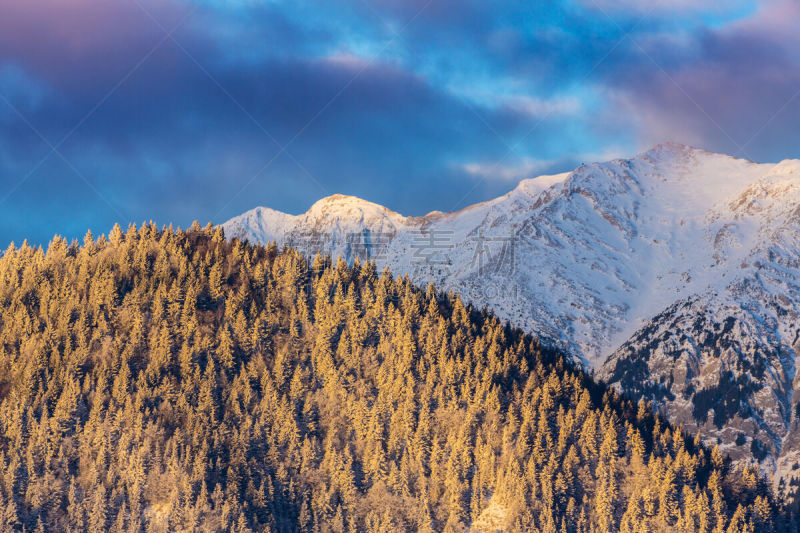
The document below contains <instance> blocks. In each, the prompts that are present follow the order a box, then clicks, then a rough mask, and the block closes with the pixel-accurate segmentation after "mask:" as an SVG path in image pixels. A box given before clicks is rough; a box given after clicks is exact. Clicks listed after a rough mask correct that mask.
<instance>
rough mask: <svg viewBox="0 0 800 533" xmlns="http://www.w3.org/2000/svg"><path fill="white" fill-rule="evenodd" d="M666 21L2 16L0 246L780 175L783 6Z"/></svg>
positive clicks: (347, 15) (110, 6) (588, 5)
mask: <svg viewBox="0 0 800 533" xmlns="http://www.w3.org/2000/svg"><path fill="white" fill-rule="evenodd" d="M668 3H669V4H671V5H672V7H673V9H672V10H654V11H650V12H649V13H648V11H647V9H649V8H643V7H642V6H640V5H638V4H637V3H636V2H628V3H627V5H626V6H625V8H624V9H618V8H617V9H612V7H610V6H608V5H604V3H603V2H599V1H598V2H597V3H595V2H588V1H587V2H584V3H575V2H563V3H560V2H547V3H544V2H542V3H530V2H529V3H517V2H514V3H510V2H509V3H501V4H497V3H486V2H477V1H456V0H432V1H431V2H427V1H416V0H415V1H407V0H403V1H399V0H375V1H371V2H366V1H364V0H351V1H347V2H263V3H259V2H247V3H239V2H226V3H223V2H209V1H206V2H202V3H191V2H188V1H185V0H167V1H159V2H156V1H154V0H147V1H145V0H121V1H120V2H114V3H106V2H98V1H97V0H74V1H71V2H58V3H55V4H54V3H52V2H49V1H45V0H30V1H29V2H25V3H17V4H15V5H13V6H9V7H8V8H5V7H4V13H3V15H4V16H3V18H2V19H0V95H2V100H3V101H0V200H2V204H0V241H3V242H8V241H9V240H11V239H14V240H16V241H18V242H19V241H21V240H22V239H24V238H29V239H31V240H32V241H34V242H40V243H41V242H45V241H46V240H47V239H48V238H49V237H50V236H51V235H52V234H53V233H56V232H58V233H62V234H66V235H67V236H69V237H78V236H80V235H82V233H83V232H84V231H85V230H86V229H87V228H92V229H93V230H94V231H95V232H98V231H106V230H107V229H108V227H110V225H111V224H113V222H114V221H117V220H120V221H122V222H127V221H130V220H134V221H141V220H144V219H155V220H157V221H159V222H164V223H168V222H174V223H176V224H180V225H188V224H189V223H190V222H191V221H192V220H193V219H199V220H201V221H207V220H212V221H214V222H222V221H224V220H225V219H226V218H228V217H230V216H233V215H235V214H238V213H239V212H241V211H244V210H246V209H249V208H251V207H253V206H255V205H269V206H271V207H275V208H278V209H283V210H287V211H290V212H300V211H303V210H305V209H306V208H307V207H308V206H309V205H310V204H311V203H313V201H315V200H316V199H318V198H319V197H321V196H323V195H326V194H332V193H334V192H342V193H347V194H355V195H359V196H362V197H365V198H368V199H370V200H373V201H376V202H380V203H383V204H385V205H388V206H389V207H391V208H393V209H395V210H398V211H401V212H404V213H408V214H422V213H425V212H427V211H429V210H433V209H441V210H451V209H456V208H460V207H463V206H464V205H465V204H466V203H472V202H475V201H479V200H482V199H486V198H488V197H491V196H495V195H498V194H501V193H503V192H505V191H506V190H508V189H510V188H512V187H513V186H514V181H515V180H516V179H519V178H522V177H526V176H528V175H530V174H538V173H546V172H556V171H562V170H566V169H569V168H570V167H571V166H573V165H575V164H578V163H580V162H582V161H585V160H587V159H591V158H603V157H610V156H616V155H622V154H632V153H635V152H636V151H638V150H640V149H642V148H644V147H645V146H646V145H648V144H652V143H654V142H658V141H661V140H666V139H671V140H676V141H684V142H689V143H694V144H699V145H701V146H704V147H707V148H710V149H718V150H722V151H727V152H731V153H737V152H738V151H741V152H743V153H745V152H746V155H749V156H751V157H753V158H756V159H781V158H784V157H789V156H793V155H794V156H797V154H796V153H792V150H795V149H796V148H795V147H796V146H797V135H798V134H797V133H796V131H795V130H794V129H793V128H792V124H793V122H796V119H797V116H798V113H800V109H798V104H800V101H797V100H795V101H794V102H793V103H791V102H790V103H789V104H787V105H785V106H784V103H785V102H787V101H788V100H790V98H791V96H792V94H793V91H794V90H797V89H800V77H798V75H797V74H796V73H797V72H798V69H797V62H798V53H797V50H798V49H799V48H798V47H797V46H796V45H797V44H798V43H797V41H796V36H795V34H794V32H793V31H792V29H791V27H790V26H786V25H782V24H776V22H775V21H776V20H777V21H781V20H784V19H785V18H786V16H787V14H788V15H792V14H793V12H792V7H791V4H788V3H780V2H774V3H768V4H764V5H749V4H747V5H746V4H744V3H742V2H738V3H737V9H736V10H729V11H720V10H717V11H710V10H709V11H707V12H706V11H703V10H698V9H697V8H696V7H695V6H694V4H691V3H689V2H680V1H673V2H668ZM731 13H735V14H731ZM645 14H646V15H645ZM776 28H777V29H776ZM165 31H174V33H173V34H172V37H168V36H167V34H166V33H165ZM795 86H796V89H795ZM698 107H701V108H702V112H700V111H699V110H698ZM778 111H780V112H779V113H778ZM773 115H775V117H774V118H773V119H772V120H771V121H769V122H768V120H769V119H770V118H771V117H772V116H773ZM765 123H766V124H767V125H766V126H764V124H765ZM756 133H757V135H756ZM754 135H755V136H754ZM753 136H754V137H753ZM41 137H44V139H45V140H43V139H42V138H41ZM65 138H66V140H65V141H64V142H63V144H59V145H58V153H50V152H51V150H50V147H49V146H50V145H56V144H57V143H59V142H60V141H61V140H62V139H65ZM48 154H49V156H48ZM45 158H46V159H45ZM43 160H44V161H43Z"/></svg>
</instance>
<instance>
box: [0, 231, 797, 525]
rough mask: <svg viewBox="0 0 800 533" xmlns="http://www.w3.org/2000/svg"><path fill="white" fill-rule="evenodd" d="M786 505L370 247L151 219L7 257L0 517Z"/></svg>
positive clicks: (0, 301)
mask: <svg viewBox="0 0 800 533" xmlns="http://www.w3.org/2000/svg"><path fill="white" fill-rule="evenodd" d="M780 510H781V507H780V502H776V501H774V499H773V498H772V497H771V495H770V492H769V491H768V488H767V482H766V480H765V479H763V478H762V477H761V476H760V475H759V473H758V472H757V471H755V470H752V469H749V468H746V467H740V468H732V467H731V466H730V464H729V463H728V462H727V461H726V460H724V458H723V457H722V455H721V454H720V452H719V450H716V449H715V450H713V451H712V450H709V449H706V448H703V447H701V446H700V444H699V442H697V441H694V440H692V439H691V438H688V437H687V436H686V435H684V434H683V433H682V432H681V431H680V430H679V429H676V428H672V427H670V426H669V425H668V424H666V423H665V422H664V421H663V420H662V419H660V418H658V417H656V416H654V414H653V413H652V412H651V410H650V409H649V407H648V406H647V405H645V404H643V403H642V404H639V405H637V404H634V403H632V402H630V401H629V400H626V399H623V398H620V397H619V396H618V395H617V394H615V393H614V392H612V391H607V390H606V389H604V388H603V387H601V386H599V385H597V384H595V383H594V382H593V381H592V380H591V379H590V378H589V377H588V376H587V375H585V374H584V373H582V372H581V371H580V370H578V369H577V368H575V367H573V366H572V365H571V364H570V363H569V362H568V361H567V360H565V359H564V358H563V357H562V356H561V355H559V354H558V353H556V352H553V351H551V350H547V349H544V348H543V347H541V346H540V345H539V344H538V343H537V341H536V340H535V339H534V338H531V337H530V336H527V335H525V334H523V333H522V332H521V331H520V330H518V329H515V328H513V327H511V326H509V325H507V324H503V323H501V322H500V321H499V320H498V319H497V318H495V317H494V316H492V315H491V314H488V313H486V312H478V311H476V310H475V309H472V308H470V307H467V306H465V305H464V304H463V302H461V300H460V299H459V298H458V297H456V296H453V295H450V294H442V293H439V292H438V291H436V290H435V288H433V287H427V288H426V289H418V288H416V287H414V286H413V285H412V284H411V283H410V282H409V281H408V279H405V278H392V277H391V275H390V274H389V273H388V272H383V273H378V272H376V270H375V265H374V264H373V263H356V264H355V265H353V266H352V267H351V266H348V265H347V264H345V263H344V262H343V261H341V260H339V261H332V260H331V259H330V258H329V257H317V258H315V259H314V260H313V261H312V262H307V261H306V260H305V259H304V258H303V257H301V256H300V255H299V254H298V252H296V251H295V250H293V249H288V248H287V249H280V250H279V249H278V248H277V247H276V246H274V245H268V246H264V247H258V246H251V245H247V244H244V243H241V242H238V241H233V242H228V241H226V240H225V239H224V237H223V235H222V233H221V230H219V229H218V228H212V227H210V226H208V227H206V228H201V227H200V226H198V225H195V226H193V227H192V229H190V230H188V231H174V230H172V229H169V228H164V229H161V230H159V229H158V228H156V227H155V226H154V225H152V224H146V225H144V226H142V227H141V228H136V227H135V226H130V227H129V228H128V229H127V231H125V232H123V231H122V230H121V229H120V228H119V227H115V228H114V229H113V230H112V231H111V232H110V233H109V237H108V238H107V239H106V238H105V237H103V236H101V237H100V238H97V239H95V238H94V237H93V236H92V235H91V234H87V236H86V239H85V240H84V244H83V246H79V245H77V244H75V243H73V244H69V243H67V242H66V241H65V240H64V239H61V238H55V239H53V241H52V243H51V244H50V246H49V247H48V250H47V252H46V253H45V252H44V251H43V250H41V249H39V248H32V247H30V246H27V245H24V246H22V247H21V248H19V249H16V248H14V247H13V246H12V247H11V248H9V249H8V250H7V251H6V253H5V254H4V255H3V257H2V259H0V529H2V531H22V530H23V528H24V529H25V530H26V531H75V532H77V531H113V532H139V531H234V532H245V531H287V532H288V531H329V532H343V531H374V532H395V531H453V532H457V531H467V530H468V529H469V530H471V531H498V530H501V531H542V532H576V533H578V532H580V533H584V532H585V533H589V532H598V533H599V532H611V531H625V532H630V533H639V532H658V531H664V532H666V531H680V532H694V531H697V532H704V533H711V532H712V531H713V532H727V531H730V532H734V531H752V532H755V531H774V530H775V529H776V528H778V527H780V528H781V530H786V531H789V528H788V527H783V525H782V523H781V522H780V521H779V520H777V519H776V518H774V517H775V516H778V514H777V513H778V511H780Z"/></svg>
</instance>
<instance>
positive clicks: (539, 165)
mask: <svg viewBox="0 0 800 533" xmlns="http://www.w3.org/2000/svg"><path fill="white" fill-rule="evenodd" d="M556 163H558V161H557V160H545V161H540V160H534V159H530V158H523V159H522V160H521V161H519V162H517V163H516V164H504V163H503V162H501V161H498V162H494V163H466V164H464V165H463V166H462V168H463V169H464V170H465V171H466V172H467V173H468V174H470V175H472V176H478V177H480V178H483V179H488V180H503V181H510V182H518V181H520V180H523V179H527V178H533V177H536V176H540V175H542V174H543V173H544V172H545V171H546V170H547V169H549V168H552V167H553V165H555V164H556Z"/></svg>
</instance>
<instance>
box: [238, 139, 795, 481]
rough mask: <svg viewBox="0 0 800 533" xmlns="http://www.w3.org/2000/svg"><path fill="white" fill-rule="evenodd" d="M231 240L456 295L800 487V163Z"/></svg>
mask: <svg viewBox="0 0 800 533" xmlns="http://www.w3.org/2000/svg"><path fill="white" fill-rule="evenodd" d="M224 229H225V232H226V235H227V236H228V237H238V238H241V239H246V240H248V241H252V242H260V243H266V242H268V241H277V242H279V243H287V244H291V245H294V246H297V247H298V248H299V249H301V250H302V251H304V252H305V253H307V254H309V255H312V254H314V253H316V252H317V251H325V252H330V253H331V254H332V255H333V256H334V257H335V256H336V255H341V256H342V257H344V258H345V259H347V260H349V261H351V260H354V259H355V258H356V257H359V258H361V259H362V260H363V259H374V260H375V261H376V263H377V266H378V267H379V268H383V267H384V266H388V267H389V268H390V269H391V270H392V272H394V273H395V274H398V275H403V274H408V275H409V277H410V278H411V279H413V280H414V281H415V282H417V283H420V284H426V283H428V282H433V283H435V284H436V286H437V287H439V288H441V289H444V290H452V291H455V292H457V293H458V294H460V295H462V297H463V298H464V299H465V300H467V301H469V302H471V303H473V304H475V305H476V306H479V307H483V306H484V305H485V306H488V307H489V308H491V309H493V310H494V312H495V313H496V314H497V315H498V316H500V317H502V318H504V319H507V320H510V321H511V322H513V323H514V324H516V325H519V326H521V327H524V328H526V329H527V330H529V331H531V332H533V333H536V334H537V335H539V336H540V337H542V338H544V339H545V340H547V341H548V342H551V343H554V344H556V345H558V346H560V347H562V348H563V349H565V350H568V351H569V352H570V353H572V354H574V355H575V356H576V357H577V358H580V359H581V360H582V361H583V363H584V364H585V365H586V366H587V367H588V368H591V369H593V370H595V371H596V373H597V375H598V376H599V377H601V378H603V379H606V380H607V381H609V382H610V383H612V384H614V385H615V386H617V387H619V388H620V389H622V390H624V391H626V392H628V393H630V394H634V395H637V396H643V397H646V398H648V399H651V400H653V401H656V402H657V403H658V405H659V406H660V407H661V408H662V409H663V411H664V412H665V413H666V414H667V415H669V416H670V417H671V418H672V419H673V420H674V421H676V422H678V423H682V424H684V426H685V427H687V429H697V430H699V431H700V432H701V434H703V436H704V437H705V438H707V439H718V440H719V442H721V444H722V445H723V447H724V449H725V450H726V451H727V452H728V453H730V454H731V455H732V456H733V457H734V458H737V459H750V458H756V459H758V460H760V461H761V463H762V465H763V466H764V468H765V469H768V470H772V471H776V472H777V473H778V474H779V475H778V476H776V480H777V479H780V478H782V477H785V478H788V477H790V476H791V474H792V473H794V472H800V470H793V467H794V465H795V464H798V463H800V435H798V431H797V427H798V414H800V408H798V407H797V404H798V400H800V396H799V395H798V392H796V391H797V390H798V388H800V383H798V381H797V380H796V379H795V376H796V374H797V373H796V368H797V365H798V358H797V353H798V349H800V341H799V340H798V337H799V333H798V332H799V331H800V319H799V315H798V310H799V305H800V268H798V267H800V238H798V237H799V234H798V231H800V161H798V160H786V161H783V162H781V163H777V164H756V163H752V162H750V161H746V160H742V159H736V158H733V157H729V156H726V155H720V154H712V153H708V152H705V151H702V150H698V149H694V148H690V147H687V146H682V145H677V144H662V145H658V146H656V147H654V148H653V149H651V150H649V151H647V152H645V153H643V154H640V155H639V156H637V157H634V158H632V159H625V160H614V161H610V162H605V163H594V164H590V165H583V166H581V167H579V168H577V169H575V170H574V171H572V172H568V173H564V174H559V175H555V176H541V177H537V178H533V179H527V180H523V181H522V182H520V183H519V185H518V186H517V187H516V188H515V189H514V190H512V191H511V192H509V193H508V194H506V195H504V196H502V197H499V198H496V199H494V200H491V201H488V202H483V203H480V204H476V205H473V206H470V207H468V208H466V209H463V210H461V211H459V212H457V213H449V214H445V213H441V212H433V213H429V214H428V215H425V216H423V217H405V216H403V215H401V214H398V213H395V212H393V211H391V210H389V209H386V208H384V207H382V206H379V205H376V204H373V203H370V202H367V201H364V200H361V199H358V198H354V197H348V196H342V195H334V196H331V197H329V198H325V199H322V200H320V201H318V202H317V203H315V204H314V205H313V206H312V207H311V208H310V209H309V211H308V212H306V213H304V214H301V215H296V216H295V215H288V214H285V213H281V212H278V211H274V210H272V209H269V208H266V207H259V208H256V209H253V210H251V211H248V212H247V213H244V214H243V215H241V216H238V217H235V218H233V219H231V220H229V221H228V222H226V223H225V224H224ZM798 380H800V377H798Z"/></svg>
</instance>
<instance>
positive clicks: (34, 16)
mask: <svg viewBox="0 0 800 533" xmlns="http://www.w3.org/2000/svg"><path fill="white" fill-rule="evenodd" d="M186 9H188V6H187V5H182V4H181V3H179V2H178V1H174V0H164V1H156V0H131V1H128V0H25V1H24V2H5V3H4V5H3V7H2V16H0V61H1V62H6V63H16V64H18V65H23V66H24V68H25V69H26V70H31V71H33V75H35V76H36V77H39V78H43V79H47V80H48V81H50V82H51V83H53V84H54V85H59V86H65V87H70V86H74V85H82V84H85V83H86V82H87V78H93V79H96V80H97V79H99V80H100V81H102V80H103V79H105V78H109V79H114V78H117V79H118V77H119V75H120V73H123V72H125V71H126V69H130V68H131V66H133V65H134V64H135V63H136V62H138V61H139V60H141V59H142V58H143V57H144V56H145V55H146V54H147V53H148V52H149V51H150V50H151V49H152V48H153V46H154V45H155V44H156V43H157V42H158V41H159V40H160V39H161V38H162V37H163V35H164V32H163V30H162V29H161V28H160V27H159V26H158V24H156V22H154V21H153V20H152V19H151V17H150V16H149V15H148V14H147V13H149V14H150V15H151V16H152V18H153V19H155V20H157V21H158V23H160V24H161V25H163V26H164V27H166V28H170V29H171V28H172V27H174V26H175V24H176V23H177V22H178V21H179V20H180V18H181V16H182V15H183V13H185V11H186Z"/></svg>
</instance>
